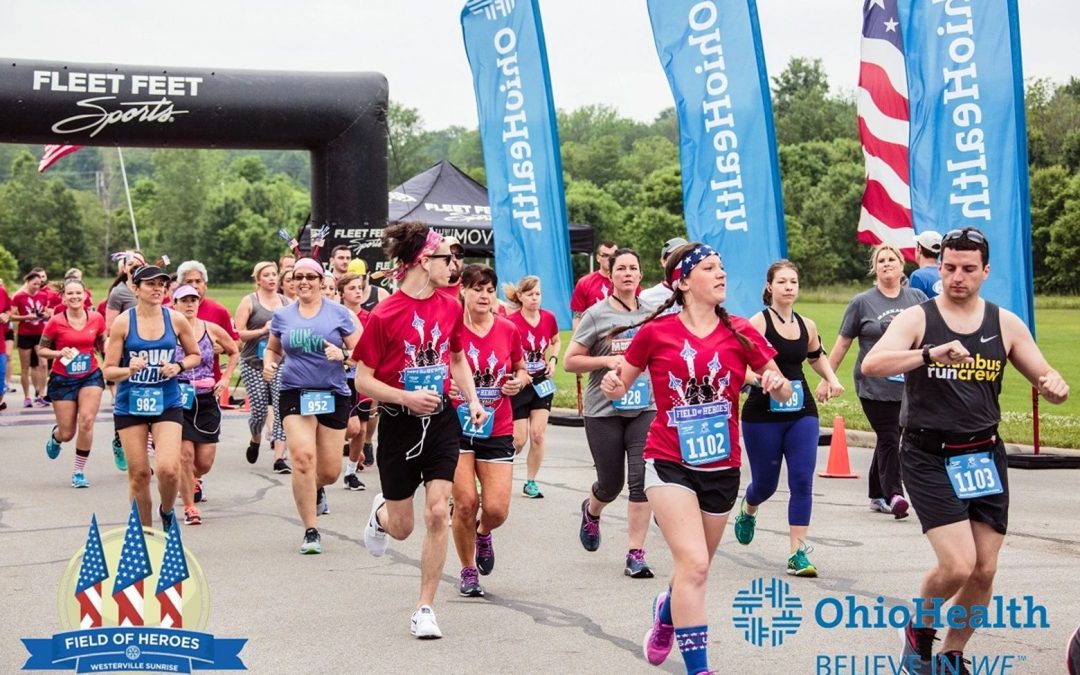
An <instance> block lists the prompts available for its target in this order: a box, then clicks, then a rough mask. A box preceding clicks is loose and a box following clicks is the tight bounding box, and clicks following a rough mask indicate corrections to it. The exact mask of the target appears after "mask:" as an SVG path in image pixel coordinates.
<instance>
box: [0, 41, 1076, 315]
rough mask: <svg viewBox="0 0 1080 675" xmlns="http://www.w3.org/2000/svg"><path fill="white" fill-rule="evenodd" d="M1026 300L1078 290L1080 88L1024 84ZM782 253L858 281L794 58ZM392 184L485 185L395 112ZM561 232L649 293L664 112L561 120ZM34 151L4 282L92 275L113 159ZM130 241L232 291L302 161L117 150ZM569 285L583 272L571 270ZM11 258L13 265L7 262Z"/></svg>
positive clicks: (785, 125) (832, 119)
mask: <svg viewBox="0 0 1080 675" xmlns="http://www.w3.org/2000/svg"><path fill="white" fill-rule="evenodd" d="M1026 89H1027V91H1026V107H1027V120H1028V153H1029V169H1030V177H1031V210H1032V235H1033V246H1032V248H1033V257H1034V270H1035V290H1036V292H1038V293H1065V294H1075V293H1078V292H1080V264H1078V263H1080V79H1077V78H1072V79H1070V80H1069V81H1068V82H1067V83H1064V84H1055V83H1054V82H1052V81H1050V80H1046V79H1036V80H1031V81H1029V82H1028V85H1027V88H1026ZM771 90H772V102H773V112H774V115H775V126H776V135H777V142H778V146H779V159H780V172H781V179H782V184H783V197H784V211H785V220H786V224H787V234H788V250H789V255H790V257H791V259H792V260H793V261H794V262H795V263H796V264H798V265H799V266H800V268H801V269H802V273H803V277H804V279H806V280H807V281H808V283H812V284H814V285H823V284H832V283H843V282H850V281H855V280H863V279H865V278H866V267H867V266H866V256H867V248H866V247H865V246H863V245H860V244H858V243H857V242H856V241H855V228H856V224H857V223H858V219H859V211H860V207H861V200H862V190H863V180H864V178H863V157H862V150H861V147H860V145H859V141H858V124H857V114H856V108H855V103H854V96H853V94H852V93H851V92H836V91H833V90H832V89H831V87H830V85H829V82H828V78H827V76H826V74H825V72H824V69H823V68H822V65H821V62H820V61H819V60H816V59H803V58H794V59H792V60H791V61H790V62H789V63H788V66H787V68H785V70H784V71H783V72H781V73H780V74H779V75H777V76H775V77H773V78H772V86H771ZM388 120H389V147H388V160H389V182H390V186H388V187H392V186H394V185H398V184H400V183H402V182H404V181H405V180H407V179H409V178H410V177H412V176H413V175H415V174H417V173H419V172H420V171H423V170H424V169H426V168H428V167H430V166H431V165H433V164H435V163H436V162H438V161H440V160H442V159H449V160H450V161H451V162H453V163H454V164H455V165H457V166H458V167H460V168H461V169H462V170H464V171H466V172H467V173H468V174H469V175H471V176H472V177H473V178H475V179H476V180H478V181H479V182H481V183H484V182H485V176H484V161H483V154H482V151H481V146H480V135H479V132H478V131H477V130H476V129H467V128H465V127H461V126H451V127H447V128H445V129H439V130H428V129H426V128H425V126H424V122H423V117H422V114H421V111H419V110H416V109H413V108H409V107H406V106H402V105H399V104H396V103H391V107H390V111H389V116H388ZM558 125H559V134H560V140H561V144H562V147H561V150H562V159H563V171H564V180H565V185H566V201H567V207H568V210H569V215H570V220H571V221H572V222H575V223H583V224H588V225H591V226H593V227H594V228H595V230H596V237H597V239H598V240H599V239H614V240H616V241H618V242H619V243H620V244H624V245H629V246H633V247H635V248H637V249H638V250H639V251H640V252H641V253H642V257H643V263H644V265H645V270H644V271H645V274H646V277H647V279H650V280H652V279H656V278H657V277H658V276H659V269H658V264H657V261H656V260H655V258H656V255H657V251H656V250H655V249H657V248H658V242H662V241H664V240H665V239H667V238H669V237H671V236H674V235H675V234H678V233H682V232H684V231H685V225H684V222H683V217H682V184H681V175H680V167H679V157H678V154H679V152H678V143H679V138H678V121H677V118H676V115H675V111H674V109H673V108H667V109H665V110H662V111H661V112H660V113H659V114H658V115H657V116H656V118H655V119H654V120H653V121H651V122H641V121H637V120H633V119H630V118H627V117H624V116H622V115H620V114H619V113H618V111H617V110H615V109H614V108H612V107H610V106H606V105H589V106H583V107H580V108H577V109H575V110H569V111H566V110H560V111H559V112H558ZM39 152H40V148H37V147H28V146H14V145H0V242H2V243H3V245H4V246H6V247H7V250H8V253H9V255H8V256H7V257H6V258H5V255H4V252H3V251H0V274H4V275H7V276H10V275H11V274H12V272H10V271H8V270H7V269H5V265H10V266H12V267H16V266H17V268H18V269H19V270H20V271H24V270H25V268H26V267H28V266H29V265H32V264H37V265H42V266H44V267H46V268H47V269H49V271H50V272H52V273H53V274H54V275H55V274H59V273H62V272H63V270H64V269H66V268H67V266H69V265H70V264H72V263H75V264H79V265H82V266H84V267H86V268H87V269H89V270H92V271H95V272H99V271H105V270H107V267H108V262H107V259H108V253H109V252H110V251H115V250H118V249H121V248H124V247H128V246H131V245H132V241H131V239H132V237H131V231H130V223H129V219H128V214H127V205H126V201H125V199H124V196H123V192H122V189H123V188H122V184H121V182H120V181H119V170H118V165H117V159H116V152H115V151H114V150H112V149H106V148H86V149H84V150H82V151H80V152H77V153H75V154H73V155H70V156H68V157H66V158H64V159H62V160H61V161H60V162H59V163H58V164H57V165H56V166H55V167H54V168H53V169H50V170H49V172H48V173H47V174H45V175H44V176H40V175H38V174H37V171H36V161H37V153H39ZM125 159H126V160H127V161H126V165H127V171H128V175H129V178H130V180H131V183H132V202H133V205H134V211H135V217H136V220H137V222H138V226H139V234H140V240H141V241H140V243H141V244H142V247H143V249H144V250H146V251H147V252H148V253H149V254H150V255H157V254H159V253H161V252H165V253H168V254H169V255H170V257H172V258H173V259H182V258H188V257H196V258H199V259H200V260H203V261H204V262H205V263H206V264H207V266H208V267H209V268H210V272H211V274H212V275H213V276H214V278H215V279H218V280H222V281H226V280H228V281H232V280H240V279H243V278H245V277H246V275H247V270H248V269H249V268H250V265H251V263H252V262H254V261H256V260H259V259H263V258H269V259H273V258H276V256H277V255H278V254H279V253H280V252H281V250H282V249H281V246H280V243H279V242H278V241H277V240H276V238H275V236H274V232H276V231H277V229H278V228H280V227H285V228H286V229H290V230H293V231H295V230H296V229H297V228H298V227H299V225H300V224H301V223H302V222H303V220H304V219H305V217H306V215H307V213H308V188H307V185H308V179H309V177H310V167H309V164H308V156H307V153H305V152H298V151H259V152H253V151H218V150H213V151H212V150H147V149H137V148H134V149H129V150H126V151H125ZM575 258H577V260H575V266H576V267H577V270H576V271H577V272H579V273H580V272H581V271H582V269H583V268H584V267H585V266H586V265H587V262H586V261H585V260H583V259H582V258H583V257H582V256H575ZM5 260H7V261H8V262H5Z"/></svg>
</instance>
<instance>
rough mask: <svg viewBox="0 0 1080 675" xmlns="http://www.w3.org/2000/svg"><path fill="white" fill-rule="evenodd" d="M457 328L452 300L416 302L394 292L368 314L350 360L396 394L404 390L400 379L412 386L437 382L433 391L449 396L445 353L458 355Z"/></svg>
mask: <svg viewBox="0 0 1080 675" xmlns="http://www.w3.org/2000/svg"><path fill="white" fill-rule="evenodd" d="M461 324H462V310H461V303H460V302H458V301H457V300H453V299H451V298H449V297H447V296H446V295H444V294H443V293H433V294H432V295H431V296H430V297H427V298H424V299H423V300H417V299H415V298H411V297H409V296H408V295H406V294H405V293H402V292H401V291H398V292H397V293H394V294H393V295H391V296H390V297H389V298H387V299H386V300H383V301H382V302H380V303H379V304H378V305H376V306H375V309H373V310H372V311H371V316H369V317H368V320H367V323H365V324H364V332H363V334H362V335H361V336H360V340H359V341H358V342H357V343H356V348H355V349H354V350H353V360H354V361H359V362H361V363H364V364H365V365H367V366H369V367H370V368H371V369H372V370H373V372H374V375H375V378H376V379H378V380H379V381H380V382H383V383H385V384H388V385H390V386H391V387H396V388H397V389H406V386H405V381H406V379H408V380H409V381H410V382H411V383H413V385H412V386H416V385H417V383H425V382H430V381H431V380H432V379H433V378H436V377H438V378H441V379H442V387H441V388H438V390H439V391H441V392H442V393H444V394H445V393H448V392H449V391H450V352H459V351H461V335H460V333H461ZM438 366H442V369H441V373H438V372H437V370H438V368H437V367H438ZM432 373H436V374H435V375H433V374H432Z"/></svg>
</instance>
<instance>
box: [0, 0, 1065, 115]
mask: <svg viewBox="0 0 1080 675" xmlns="http://www.w3.org/2000/svg"><path fill="white" fill-rule="evenodd" d="M1000 1H1002V2H1003V1H1004V0H1000ZM463 5H464V1H463V0H457V1H453V0H382V1H380V2H374V1H372V0H338V1H332V0H306V1H303V0H213V1H211V0H182V1H181V2H175V3H162V2H147V1H146V0H95V1H90V0H0V57H4V58H23V59H35V60H37V59H42V60H53V61H64V62H69V63H70V62H81V63H118V64H128V65H161V66H173V67H176V66H205V67H217V68H230V67H231V68H260V69H268V70H339V71H340V70H375V71H380V72H382V73H384V74H385V75H386V76H387V78H388V79H389V82H390V96H391V98H392V99H394V100H395V101H398V102H400V103H403V104H405V105H408V106H411V107H414V108H418V109H419V110H420V112H421V114H422V115H423V117H424V121H425V126H426V127H427V128H428V129H439V128H442V127H445V126H449V125H451V124H458V125H463V126H467V127H475V126H476V124H477V121H476V120H477V118H476V107H475V99H474V97H473V91H472V81H471V77H470V74H469V68H468V63H467V62H466V60H465V50H464V47H463V45H462V39H461V25H460V23H459V14H460V10H461V7H462V6H463ZM861 9H862V2H861V0H814V1H813V2H811V1H807V0H758V13H759V16H760V19H761V30H762V39H763V42H764V45H765V57H766V61H767V64H768V69H769V73H770V75H776V74H779V73H780V71H782V70H783V68H784V66H785V65H786V64H787V62H788V60H789V59H790V58H792V57H796V56H805V57H817V58H821V59H822V60H823V62H824V64H825V69H826V71H827V72H828V75H829V80H830V82H831V83H832V85H833V88H834V90H838V89H840V90H844V89H846V90H852V89H854V87H855V84H856V79H857V77H858V59H859V31H860V26H861V16H860V15H861ZM541 11H542V14H543V20H544V30H545V33H546V36H547V46H548V57H549V60H550V64H551V77H552V88H553V90H554V94H555V104H556V105H557V106H558V107H560V108H564V109H572V108H576V107H579V106H582V105H586V104H590V103H604V104H608V105H611V106H614V107H615V108H617V109H618V110H619V111H620V112H621V113H623V114H624V115H628V116H630V117H633V118H636V119H640V120H645V121H648V120H651V119H653V117H655V115H656V114H657V113H658V112H659V111H660V110H662V109H663V108H665V107H668V106H670V105H672V99H671V93H670V90H669V89H668V86H667V81H666V80H665V78H664V74H663V71H662V70H661V68H660V64H659V60H658V59H657V56H656V49H655V47H654V45H653V41H652V34H651V31H650V28H649V20H648V14H647V11H646V4H645V1H644V0H541ZM1020 24H1021V32H1022V37H1021V39H1022V44H1023V54H1024V74H1025V76H1026V77H1029V78H1030V77H1050V78H1053V79H1055V80H1058V81H1064V80H1066V79H1067V78H1068V77H1069V76H1070V75H1080V63H1078V61H1080V58H1078V57H1080V47H1078V46H1077V42H1076V30H1077V27H1078V26H1080V2H1076V0H1020Z"/></svg>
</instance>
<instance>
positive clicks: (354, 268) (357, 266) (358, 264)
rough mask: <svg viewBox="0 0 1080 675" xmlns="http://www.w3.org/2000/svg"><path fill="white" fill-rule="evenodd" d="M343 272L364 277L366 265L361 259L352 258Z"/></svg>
mask: <svg viewBox="0 0 1080 675" xmlns="http://www.w3.org/2000/svg"><path fill="white" fill-rule="evenodd" d="M345 271H346V272H348V273H349V274H359V275H360V276H364V275H365V274H367V263H366V262H364V259H363V258H354V259H353V260H351V261H350V262H349V266H348V267H347V268H345Z"/></svg>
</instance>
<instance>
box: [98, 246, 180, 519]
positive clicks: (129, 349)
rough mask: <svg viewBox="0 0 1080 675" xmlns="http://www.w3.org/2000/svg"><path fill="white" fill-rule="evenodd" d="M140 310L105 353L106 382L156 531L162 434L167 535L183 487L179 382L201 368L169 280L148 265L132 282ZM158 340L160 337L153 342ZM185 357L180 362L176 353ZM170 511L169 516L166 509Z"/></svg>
mask: <svg viewBox="0 0 1080 675" xmlns="http://www.w3.org/2000/svg"><path fill="white" fill-rule="evenodd" d="M132 283H133V284H134V286H135V298H136V303H135V306H134V307H132V308H131V309H129V310H128V311H126V312H124V313H123V314H120V315H119V316H117V317H116V321H114V322H113V324H112V327H111V328H110V330H109V341H108V346H107V347H106V350H105V366H104V367H103V368H102V370H103V371H104V374H105V378H106V379H108V380H109V381H111V382H118V383H119V385H118V386H117V388H116V399H115V400H114V401H113V419H114V423H115V426H116V432H117V433H118V434H119V436H120V443H121V445H122V446H123V448H124V456H125V458H126V459H127V466H128V487H129V491H130V493H131V495H130V496H131V497H133V498H134V499H135V500H136V501H137V502H138V505H139V520H140V521H142V524H143V526H144V527H151V526H152V525H153V520H152V518H151V511H150V507H151V505H152V502H151V499H150V459H149V457H148V455H147V452H146V440H147V435H148V434H150V433H153V435H154V450H155V458H154V467H155V471H156V473H157V479H158V492H159V494H160V496H161V506H160V507H159V508H158V513H159V514H160V515H161V521H162V528H163V529H164V530H166V531H167V530H168V529H169V526H170V525H171V524H172V518H173V504H174V503H175V502H176V495H177V491H178V490H179V487H180V428H181V423H182V421H183V409H182V408H181V407H180V385H179V383H178V382H177V380H176V376H177V375H179V374H180V373H182V372H184V371H185V370H190V369H191V368H194V367H195V366H197V365H198V364H199V361H200V358H201V357H200V356H199V347H198V345H197V344H196V343H195V337H194V336H193V335H192V330H191V326H190V325H189V324H188V322H187V320H185V319H184V317H183V316H181V315H180V314H179V313H177V312H174V311H172V310H170V309H168V308H166V307H162V304H161V303H162V300H163V299H164V297H165V289H166V288H167V286H168V283H169V275H168V274H166V273H165V272H163V271H162V270H161V268H159V267H156V266H153V265H145V266H143V267H140V268H139V269H137V270H136V271H135V273H134V275H133V276H132ZM151 335H156V336H158V337H154V338H151V337H148V336H151ZM177 344H180V345H181V346H182V347H183V350H184V358H183V359H180V360H179V361H178V360H177V359H176V346H177ZM166 508H168V511H166V510H165V509H166Z"/></svg>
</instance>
